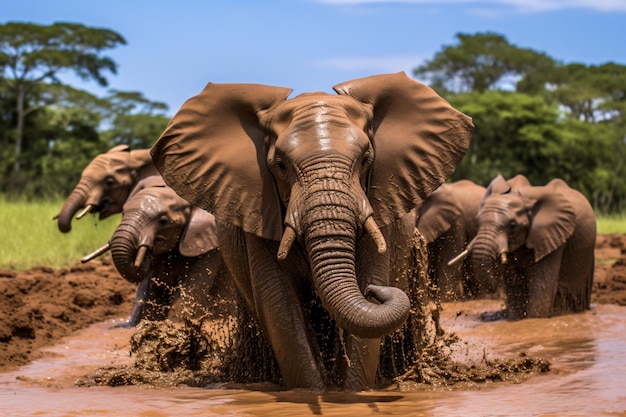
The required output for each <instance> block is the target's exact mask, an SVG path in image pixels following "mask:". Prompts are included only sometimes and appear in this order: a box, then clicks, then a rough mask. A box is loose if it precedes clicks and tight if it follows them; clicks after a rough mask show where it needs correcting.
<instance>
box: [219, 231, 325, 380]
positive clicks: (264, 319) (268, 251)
mask: <svg viewBox="0 0 626 417" xmlns="http://www.w3.org/2000/svg"><path fill="white" fill-rule="evenodd" d="M217 226H218V233H219V236H220V247H221V251H222V257H223V259H224V262H225V264H226V266H227V268H228V271H229V273H230V274H231V276H232V277H233V279H234V281H235V284H236V286H237V289H238V290H239V292H240V293H241V295H242V297H243V299H244V300H245V303H246V306H247V307H248V310H249V311H250V313H251V314H252V315H253V316H254V318H255V320H256V321H257V323H259V325H260V326H261V328H262V329H263V331H264V333H265V336H266V338H267V339H268V341H269V343H270V345H271V347H272V350H273V352H274V356H275V358H276V362H277V363H278V367H279V368H280V371H281V374H282V377H283V380H284V382H285V385H286V386H287V387H288V388H298V387H306V388H312V387H314V388H318V389H320V390H321V389H323V388H324V386H325V384H324V382H325V381H324V377H323V372H322V366H321V359H320V354H319V352H318V351H317V343H316V342H315V341H314V340H315V339H314V338H313V337H312V336H311V330H310V328H309V326H308V325H307V322H306V320H305V315H304V311H303V308H302V307H303V306H302V300H301V297H300V294H299V293H298V291H296V287H295V285H296V283H295V282H294V278H293V277H291V276H289V275H288V274H286V273H285V271H283V270H282V268H281V266H280V265H279V264H278V263H277V260H276V253H277V252H278V242H276V245H274V246H272V245H271V244H268V242H267V241H264V240H263V239H261V238H258V237H256V236H253V235H251V234H248V233H244V232H242V231H241V229H239V228H237V227H235V226H232V225H228V224H224V223H221V222H217ZM293 249H295V248H293ZM296 256H297V255H296V254H294V256H292V255H290V257H289V258H287V260H285V261H284V263H289V262H291V261H292V258H295V257H296ZM286 268H287V267H285V269H286ZM294 268H296V269H297V267H294Z"/></svg>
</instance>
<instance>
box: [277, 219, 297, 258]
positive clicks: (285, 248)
mask: <svg viewBox="0 0 626 417" xmlns="http://www.w3.org/2000/svg"><path fill="white" fill-rule="evenodd" d="M295 239H296V231H295V230H293V229H292V228H291V227H290V226H287V227H286V228H285V233H283V237H282V238H281V239H280V246H279V247H278V260H279V261H284V260H285V259H287V255H289V251H290V250H291V246H292V245H293V241H294V240H295Z"/></svg>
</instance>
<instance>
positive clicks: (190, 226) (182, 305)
mask: <svg viewBox="0 0 626 417" xmlns="http://www.w3.org/2000/svg"><path fill="white" fill-rule="evenodd" d="M109 245H110V248H111V255H112V259H113V262H114V264H115V267H116V268H117V270H118V272H119V273H120V275H122V277H124V278H125V279H127V280H128V281H130V282H134V283H139V284H140V291H139V295H140V296H138V298H137V303H136V306H135V310H134V311H133V314H132V316H131V319H130V322H129V324H130V325H135V324H137V323H138V322H139V321H140V320H141V319H147V320H163V319H165V318H170V319H172V320H175V321H185V322H201V321H203V320H204V319H211V320H213V321H215V320H218V319H219V321H220V322H222V321H223V322H225V323H227V322H229V317H231V316H235V315H236V313H237V309H238V306H237V303H236V298H237V297H236V292H235V287H234V283H233V282H232V280H231V279H230V278H229V276H228V273H227V271H226V267H225V266H224V264H223V261H222V256H221V254H220V252H219V242H218V239H217V233H216V230H215V218H214V217H213V215H212V214H210V213H208V212H206V211H205V210H202V209H200V208H197V207H192V206H191V205H190V204H189V203H188V202H187V201H185V200H183V199H182V198H181V197H179V196H178V195H177V194H176V193H175V192H174V190H172V189H171V188H170V187H168V186H167V185H166V184H165V182H164V181H163V178H162V177H161V176H159V175H156V176H150V177H147V178H145V179H143V180H142V181H140V182H139V183H138V184H137V186H136V187H135V189H134V190H133V192H132V193H131V195H130V196H129V197H128V200H127V201H126V203H125V204H124V211H123V215H122V220H121V222H120V224H119V225H118V226H117V228H116V229H115V232H114V233H113V236H112V237H111V240H110V242H109ZM146 307H147V308H146Z"/></svg>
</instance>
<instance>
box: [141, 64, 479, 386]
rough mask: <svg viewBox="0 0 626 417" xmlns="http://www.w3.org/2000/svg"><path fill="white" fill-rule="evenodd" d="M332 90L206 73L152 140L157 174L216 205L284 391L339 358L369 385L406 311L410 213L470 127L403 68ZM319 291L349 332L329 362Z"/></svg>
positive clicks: (465, 141) (348, 373)
mask: <svg viewBox="0 0 626 417" xmlns="http://www.w3.org/2000/svg"><path fill="white" fill-rule="evenodd" d="M334 89H335V91H336V92H337V93H338V94H337V95H333V94H326V93H304V94H301V95H299V96H297V97H295V98H291V99H287V97H288V95H289V94H290V92H291V89H288V88H282V87H274V86H266V85H259V84H216V83H209V84H208V85H207V86H206V88H205V89H204V90H203V91H202V92H201V93H200V94H198V95H197V96H194V97H192V98H191V99H189V100H188V101H187V102H186V103H185V104H184V105H183V106H182V107H181V109H180V110H179V111H178V113H177V114H176V115H175V116H174V118H173V119H172V120H171V122H170V124H169V126H168V127H167V129H166V130H165V132H164V133H163V134H162V135H161V137H160V138H159V139H158V141H157V142H156V143H155V145H154V146H153V148H152V156H153V159H154V161H155V165H156V166H157V168H158V169H159V171H160V172H161V174H162V175H163V177H164V178H165V181H166V182H167V183H168V184H169V185H170V186H171V187H172V188H174V189H175V190H176V192H177V193H179V194H180V195H181V196H182V197H183V198H185V199H187V200H188V201H190V202H191V203H192V204H194V205H198V206H200V207H202V208H204V209H206V210H208V211H210V212H211V213H214V214H215V217H216V219H217V226H218V231H219V237H220V247H221V250H222V255H223V257H224V260H225V262H226V265H227V267H228V269H229V271H230V273H231V275H232V276H233V278H234V280H235V282H236V284H237V286H238V289H239V290H240V292H241V293H242V295H243V298H244V299H245V301H246V305H247V306H248V308H249V309H250V311H251V312H252V314H253V315H254V317H255V318H256V320H257V321H258V323H259V324H260V326H261V328H262V329H263V331H264V332H265V334H266V337H267V339H268V341H269V342H270V344H271V346H272V349H273V351H274V354H275V357H276V359H277V361H278V365H279V368H280V371H281V373H282V376H283V379H284V383H285V385H286V386H287V387H288V388H297V387H302V388H312V389H323V388H324V387H326V386H328V385H330V384H331V383H333V382H335V381H333V377H332V376H329V375H333V376H334V375H335V374H334V373H333V372H330V371H329V369H328V368H329V367H333V366H335V367H337V369H338V371H337V373H336V380H337V383H338V384H339V385H341V386H343V387H344V388H347V389H362V388H366V387H370V386H372V385H373V384H374V382H375V376H376V370H377V367H378V363H379V360H380V354H379V352H380V344H381V337H382V336H383V335H387V334H389V333H392V332H394V331H395V330H396V329H398V328H399V327H401V326H403V324H404V323H405V321H406V319H407V316H408V315H409V309H410V308H411V303H410V300H409V299H408V297H407V295H406V294H405V293H404V291H403V289H404V288H406V286H407V285H408V284H407V273H406V271H408V270H410V269H411V268H412V267H414V265H411V262H415V259H413V258H412V257H411V256H410V255H409V254H408V252H409V251H410V248H411V246H412V245H413V242H412V240H411V239H413V238H414V234H415V230H416V229H415V219H414V216H411V214H410V212H411V210H412V209H413V208H414V207H416V206H418V205H420V204H421V203H422V201H424V200H425V199H426V198H428V196H429V195H430V194H431V193H432V191H434V190H435V189H436V188H437V187H438V186H439V185H440V184H441V183H443V182H444V181H445V180H446V178H447V177H448V176H449V175H450V174H451V173H452V172H453V171H454V169H455V167H456V165H457V164H458V162H459V161H460V160H461V158H462V157H463V155H464V154H465V152H466V150H467V148H468V146H469V140H470V136H471V132H472V129H473V125H472V123H471V119H470V118H469V117H467V116H465V115H463V114H462V113H460V112H458V111H456V110H455V109H453V108H452V107H451V106H450V105H449V104H448V103H447V102H446V101H445V100H443V99H442V98H441V97H439V96H438V95H437V94H436V93H435V92H434V91H433V90H432V89H430V88H429V87H427V86H425V85H424V84H421V83H418V82H416V81H413V80H411V79H410V78H408V77H407V76H406V75H405V74H404V73H397V74H387V75H378V76H372V77H367V78H362V79H358V80H354V81H349V82H345V83H342V84H339V85H336V86H335V87H334ZM407 213H409V214H407ZM311 283H312V287H313V288H314V290H309V288H310V286H311ZM315 294H316V295H317V296H319V300H320V301H321V304H322V306H323V307H324V309H325V311H326V312H327V313H328V314H329V315H330V316H331V317H332V318H333V319H334V320H335V322H336V324H337V325H338V326H339V327H340V328H341V329H344V330H345V331H346V334H343V333H342V332H340V333H339V335H338V337H337V340H340V343H339V344H340V346H341V352H339V353H336V355H337V357H336V358H333V359H332V360H330V361H322V360H321V359H320V353H319V352H320V345H319V343H318V342H317V340H318V339H319V334H315V332H313V331H312V328H313V327H315V325H316V324H317V323H316V319H315V318H314V317H313V316H314V314H313V312H312V311H311V309H310V305H311V304H312V303H313V302H314V299H315ZM331 328H332V327H331ZM324 331H326V332H327V331H329V329H326V330H324ZM322 356H323V355H322ZM322 362H324V363H322Z"/></svg>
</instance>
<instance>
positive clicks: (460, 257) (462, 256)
mask: <svg viewBox="0 0 626 417" xmlns="http://www.w3.org/2000/svg"><path fill="white" fill-rule="evenodd" d="M468 253H469V250H468V249H465V250H464V251H463V252H461V253H459V254H458V255H457V256H455V257H454V258H452V259H450V260H449V261H448V266H452V265H454V264H456V263H457V262H460V261H462V260H463V259H465V257H466V256H467V254H468Z"/></svg>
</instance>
